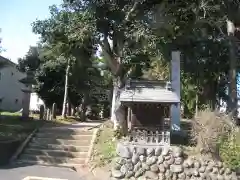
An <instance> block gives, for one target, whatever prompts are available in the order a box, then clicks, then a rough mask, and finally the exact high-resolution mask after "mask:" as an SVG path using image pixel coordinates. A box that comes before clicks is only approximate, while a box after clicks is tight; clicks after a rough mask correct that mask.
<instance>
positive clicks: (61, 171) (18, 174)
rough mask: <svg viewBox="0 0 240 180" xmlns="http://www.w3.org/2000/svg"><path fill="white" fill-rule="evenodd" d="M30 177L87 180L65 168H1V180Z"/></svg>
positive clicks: (35, 166) (20, 179)
mask: <svg viewBox="0 0 240 180" xmlns="http://www.w3.org/2000/svg"><path fill="white" fill-rule="evenodd" d="M28 176H35V177H43V178H52V179H53V180H54V178H56V179H59V180H61V179H63V180H87V179H83V178H82V177H81V175H80V174H79V173H77V172H75V171H74V170H72V169H70V168H63V167H50V166H40V165H31V166H21V167H17V166H8V167H4V168H0V180H23V179H24V178H26V177H28ZM33 180H35V179H33ZM39 180H40V179H39ZM43 180H44V179H43Z"/></svg>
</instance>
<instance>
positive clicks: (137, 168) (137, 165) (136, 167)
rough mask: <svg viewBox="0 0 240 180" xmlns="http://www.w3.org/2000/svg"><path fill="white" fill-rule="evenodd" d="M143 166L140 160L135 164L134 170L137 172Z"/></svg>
mask: <svg viewBox="0 0 240 180" xmlns="http://www.w3.org/2000/svg"><path fill="white" fill-rule="evenodd" d="M141 167H142V164H141V163H140V162H138V163H137V164H136V165H135V166H134V168H133V171H134V172H136V171H138V170H139V169H140V168H141Z"/></svg>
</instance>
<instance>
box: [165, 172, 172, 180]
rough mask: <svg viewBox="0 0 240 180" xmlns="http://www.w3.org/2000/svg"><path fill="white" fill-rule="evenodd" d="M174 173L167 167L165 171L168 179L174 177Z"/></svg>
mask: <svg viewBox="0 0 240 180" xmlns="http://www.w3.org/2000/svg"><path fill="white" fill-rule="evenodd" d="M172 175H173V173H172V172H171V171H170V170H169V169H167V170H166V172H165V177H166V179H169V180H170V179H171V178H172Z"/></svg>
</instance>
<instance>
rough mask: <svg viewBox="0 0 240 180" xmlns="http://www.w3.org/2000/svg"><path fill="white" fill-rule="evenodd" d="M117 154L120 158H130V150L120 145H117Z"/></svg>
mask: <svg viewBox="0 0 240 180" xmlns="http://www.w3.org/2000/svg"><path fill="white" fill-rule="evenodd" d="M117 154H118V155H119V156H120V157H122V158H131V156H132V153H131V151H130V149H129V148H128V147H127V146H124V145H122V144H121V143H118V144H117Z"/></svg>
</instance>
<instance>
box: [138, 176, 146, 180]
mask: <svg viewBox="0 0 240 180" xmlns="http://www.w3.org/2000/svg"><path fill="white" fill-rule="evenodd" d="M138 180H147V178H146V177H145V176H140V177H138Z"/></svg>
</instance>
